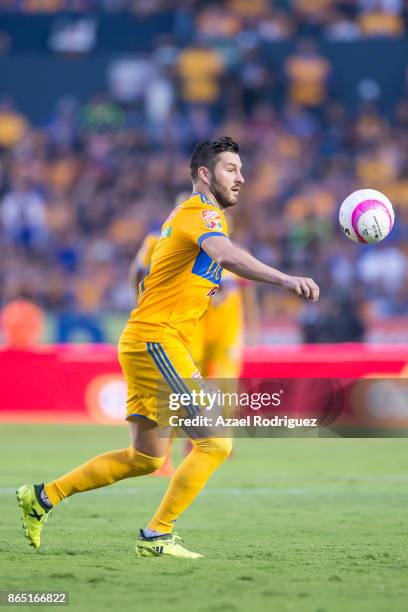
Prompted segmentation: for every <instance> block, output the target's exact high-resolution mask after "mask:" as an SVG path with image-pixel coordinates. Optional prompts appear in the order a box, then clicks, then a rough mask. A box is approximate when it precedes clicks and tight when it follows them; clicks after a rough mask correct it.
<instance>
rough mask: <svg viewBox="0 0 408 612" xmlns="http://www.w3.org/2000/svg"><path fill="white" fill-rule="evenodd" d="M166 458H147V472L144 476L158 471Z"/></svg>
mask: <svg viewBox="0 0 408 612" xmlns="http://www.w3.org/2000/svg"><path fill="white" fill-rule="evenodd" d="M165 458H166V457H149V464H148V466H147V469H148V472H146V474H151V473H152V472H155V471H156V470H158V469H159V468H160V467H161V466H162V465H163V463H164V460H165Z"/></svg>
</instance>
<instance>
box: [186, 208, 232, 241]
mask: <svg viewBox="0 0 408 612" xmlns="http://www.w3.org/2000/svg"><path fill="white" fill-rule="evenodd" d="M177 224H178V227H179V231H180V233H181V235H182V237H183V238H184V239H185V240H186V241H188V242H193V243H195V244H198V246H199V247H201V243H202V241H203V240H205V238H209V237H210V236H225V237H226V238H228V226H227V222H226V219H225V215H224V213H223V212H222V211H221V210H218V209H217V208H204V207H203V208H192V209H186V210H183V211H182V213H181V214H179V215H178V218H177Z"/></svg>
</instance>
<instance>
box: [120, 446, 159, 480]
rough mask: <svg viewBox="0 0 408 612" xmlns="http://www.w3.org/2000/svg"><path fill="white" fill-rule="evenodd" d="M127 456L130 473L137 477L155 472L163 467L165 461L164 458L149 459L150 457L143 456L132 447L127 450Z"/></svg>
mask: <svg viewBox="0 0 408 612" xmlns="http://www.w3.org/2000/svg"><path fill="white" fill-rule="evenodd" d="M128 455H129V460H130V464H131V468H132V471H134V472H135V474H137V475H138V476H142V475H143V474H151V473H152V472H155V471H156V470H158V469H159V467H161V466H162V465H163V463H164V460H165V457H151V456H150V455H145V454H144V453H141V452H140V451H138V450H136V449H135V448H133V447H130V448H129V449H128Z"/></svg>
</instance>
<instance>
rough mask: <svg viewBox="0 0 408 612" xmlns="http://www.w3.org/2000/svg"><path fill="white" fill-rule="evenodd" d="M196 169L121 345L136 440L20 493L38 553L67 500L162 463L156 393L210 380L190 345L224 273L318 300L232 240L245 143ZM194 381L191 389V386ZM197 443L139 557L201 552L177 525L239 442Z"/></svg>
mask: <svg viewBox="0 0 408 612" xmlns="http://www.w3.org/2000/svg"><path fill="white" fill-rule="evenodd" d="M190 169H191V177H192V182H193V193H192V195H191V197H190V198H189V199H188V200H187V201H186V202H184V203H183V204H181V205H180V206H179V207H177V208H176V209H175V210H174V211H173V212H172V213H171V214H170V216H169V218H168V219H167V220H166V221H165V223H164V224H163V226H162V231H161V235H160V240H159V241H158V243H157V245H156V247H155V249H154V251H153V255H152V259H151V265H150V269H149V273H148V274H147V276H146V277H145V279H144V280H143V282H142V283H141V288H140V292H141V296H140V299H139V304H138V306H137V308H136V309H135V310H133V311H132V313H131V316H130V319H129V321H128V323H127V325H126V327H125V329H124V330H123V333H122V336H121V338H120V341H119V360H120V363H121V366H122V369H123V373H124V375H125V378H126V381H127V386H128V397H127V420H128V421H129V427H130V439H131V444H130V446H129V447H128V448H124V449H121V450H116V451H111V452H108V453H105V454H103V455H99V456H97V457H94V458H93V459H91V460H90V461H88V462H87V463H85V464H83V465H81V466H79V467H76V468H75V469H73V470H72V471H70V472H68V473H67V474H65V475H63V476H60V477H59V478H57V479H56V480H54V481H52V482H48V483H46V484H39V485H23V486H22V487H20V488H19V489H18V491H17V499H18V502H19V505H20V507H21V510H22V515H23V523H24V528H25V533H26V536H27V538H28V540H29V541H30V544H31V545H32V546H34V547H35V548H39V547H40V536H41V530H42V527H43V525H44V523H45V521H46V520H47V517H48V516H49V512H50V510H51V509H52V508H54V507H55V506H56V505H58V504H59V503H61V502H62V501H63V500H64V499H65V498H67V497H69V496H71V495H74V494H75V493H82V492H84V491H89V490H92V489H97V488H99V487H104V486H107V485H109V484H113V483H114V482H118V481H119V480H122V479H124V478H130V477H136V476H142V475H144V474H149V473H151V472H153V471H154V470H156V469H157V468H159V467H160V465H161V464H162V462H163V456H164V454H165V450H166V447H167V444H168V440H167V439H166V437H165V436H163V428H167V426H168V424H169V413H167V412H166V410H162V406H161V404H159V402H158V388H159V386H160V384H161V381H162V380H165V381H166V384H167V385H168V388H169V390H171V391H172V392H173V393H175V394H181V393H183V392H186V393H187V394H188V393H189V391H190V390H191V389H195V385H196V386H197V388H200V385H201V383H202V379H201V380H200V374H199V372H198V371H197V368H196V366H195V364H194V362H193V360H192V358H191V356H190V353H189V350H188V346H189V343H190V340H191V337H192V335H193V333H194V329H195V327H196V325H197V321H198V320H199V319H200V318H201V316H202V315H203V314H204V312H205V311H206V310H207V308H208V305H209V303H210V300H211V298H212V296H213V295H214V293H215V292H216V290H217V287H218V286H219V284H220V278H221V271H222V268H226V269H227V270H230V271H231V272H233V273H234V274H236V275H237V276H241V277H243V278H247V279H249V280H254V281H260V282H265V283H269V284H271V285H279V286H281V287H283V288H285V289H287V290H289V291H293V292H294V293H295V294H296V295H298V296H299V297H301V298H305V299H308V300H311V301H313V302H315V301H316V300H317V299H318V297H319V288H318V286H317V285H316V283H315V282H314V281H313V280H312V279H311V278H303V277H296V276H289V275H287V274H284V273H283V272H280V271H278V270H275V269H274V268H271V267H270V266H267V265H265V264H263V263H261V262H260V261H258V260H257V259H255V258H254V257H252V255H250V254H249V253H247V252H246V251H244V250H243V249H241V248H239V247H237V246H236V245H234V244H233V243H232V242H231V241H230V240H229V238H228V228H227V223H226V220H225V215H224V210H225V209H227V208H228V207H230V206H234V205H235V204H236V203H237V200H238V196H239V192H240V190H241V187H242V185H243V183H244V178H243V176H242V173H241V169H242V164H241V160H240V157H239V146H238V144H236V143H235V142H234V141H233V140H232V139H231V138H228V137H224V138H220V139H218V140H205V141H202V142H200V143H198V144H197V146H196V148H195V149H194V152H193V154H192V157H191V162H190ZM186 381H190V382H191V385H190V383H189V386H188V387H187V386H186ZM190 397H191V396H190ZM191 408H192V406H191V404H190V405H189V406H186V407H185V412H184V414H181V415H180V418H181V420H183V417H184V418H186V417H188V415H189V414H191ZM181 426H182V427H183V429H184V430H185V431H190V430H189V429H188V427H187V425H186V426H184V425H183V423H182V424H181ZM206 433H207V435H206ZM191 437H192V440H191V441H192V444H193V449H192V451H191V452H190V453H189V454H188V455H187V457H185V458H184V460H183V461H182V462H181V464H180V465H179V466H178V468H177V470H176V472H175V474H174V475H173V477H172V479H171V480H170V482H169V486H168V489H167V491H166V493H165V495H164V497H163V499H162V501H161V503H160V505H159V507H158V508H157V510H156V512H155V513H154V516H153V518H152V519H151V520H150V522H149V523H148V525H147V527H146V528H144V529H141V530H140V533H139V537H138V539H137V542H136V553H137V554H138V555H140V556H160V555H168V556H173V557H185V558H190V559H195V558H198V557H201V556H202V555H200V554H198V553H194V552H191V551H189V550H187V549H186V548H185V547H184V546H183V545H182V544H181V542H180V538H179V537H178V536H176V535H175V534H174V533H173V527H174V522H175V521H176V520H177V519H178V518H179V516H180V515H181V514H182V513H183V512H185V510H187V508H188V507H189V506H190V504H191V503H192V502H193V500H194V499H195V498H196V497H197V495H198V494H199V492H200V491H201V489H202V488H203V487H204V485H205V484H206V482H207V481H208V479H209V478H210V476H211V474H212V473H213V472H214V471H215V470H216V469H217V468H218V467H219V466H220V465H221V464H222V463H223V462H224V461H225V459H226V458H227V457H228V455H229V454H230V452H231V440H230V439H227V438H219V437H217V436H216V432H213V431H211V429H209V430H208V432H205V431H201V432H200V435H196V432H192V434H191Z"/></svg>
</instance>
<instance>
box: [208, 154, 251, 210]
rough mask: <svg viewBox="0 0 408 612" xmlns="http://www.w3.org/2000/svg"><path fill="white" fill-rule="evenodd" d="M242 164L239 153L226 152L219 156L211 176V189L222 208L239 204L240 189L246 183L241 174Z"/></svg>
mask: <svg viewBox="0 0 408 612" xmlns="http://www.w3.org/2000/svg"><path fill="white" fill-rule="evenodd" d="M241 169H242V163H241V160H240V158H239V155H238V154H237V153H232V152H230V151H226V152H225V153H221V154H220V155H219V156H218V160H217V163H216V165H215V167H214V171H213V172H212V174H211V182H210V189H211V192H212V193H213V194H214V196H215V197H216V199H217V202H218V203H219V205H220V206H222V208H228V207H229V206H234V205H235V204H236V203H237V200H238V196H239V192H240V189H241V187H242V185H243V183H244V177H243V176H242V174H241Z"/></svg>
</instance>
